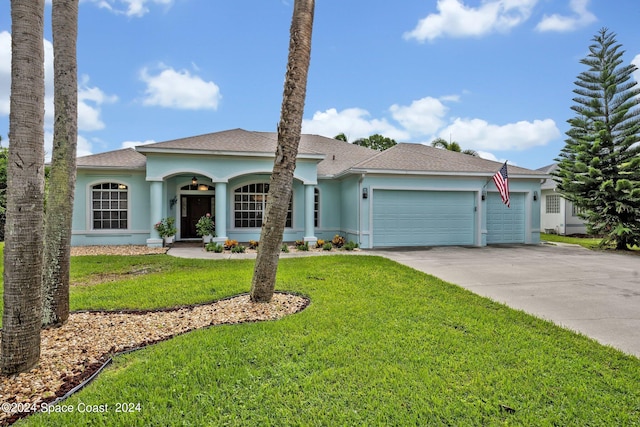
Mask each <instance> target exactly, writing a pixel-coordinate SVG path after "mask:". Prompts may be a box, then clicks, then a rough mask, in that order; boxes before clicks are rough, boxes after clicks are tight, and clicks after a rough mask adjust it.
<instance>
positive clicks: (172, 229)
mask: <svg viewBox="0 0 640 427" xmlns="http://www.w3.org/2000/svg"><path fill="white" fill-rule="evenodd" d="M153 227H154V228H155V229H156V230H157V231H158V234H159V235H160V237H162V238H165V237H169V236H173V235H175V234H176V233H177V232H178V230H177V229H176V219H175V218H173V217H168V218H163V219H162V220H161V221H160V222H158V223H156V225H154V226H153Z"/></svg>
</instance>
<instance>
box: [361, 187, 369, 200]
mask: <svg viewBox="0 0 640 427" xmlns="http://www.w3.org/2000/svg"><path fill="white" fill-rule="evenodd" d="M362 198H363V199H368V198H369V189H368V188H367V187H364V188H362Z"/></svg>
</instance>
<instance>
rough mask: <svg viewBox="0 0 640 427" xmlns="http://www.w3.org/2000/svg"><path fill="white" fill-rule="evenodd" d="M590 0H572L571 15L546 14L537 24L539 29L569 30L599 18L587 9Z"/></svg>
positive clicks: (570, 4) (570, 5)
mask: <svg viewBox="0 0 640 427" xmlns="http://www.w3.org/2000/svg"><path fill="white" fill-rule="evenodd" d="M588 5H589V0H571V2H570V3H569V7H570V8H571V10H572V11H573V15H571V16H563V15H559V14H557V13H554V14H553V15H550V16H549V15H545V16H544V17H543V18H542V20H541V21H540V22H539V23H538V25H537V26H536V30H538V31H543V32H544V31H558V32H567V31H573V30H575V29H577V28H581V27H584V26H586V25H589V24H591V23H592V22H595V21H596V20H597V18H596V16H595V15H594V14H593V13H591V12H589V11H588V10H587V6H588Z"/></svg>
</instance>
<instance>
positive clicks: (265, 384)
mask: <svg viewBox="0 0 640 427" xmlns="http://www.w3.org/2000/svg"><path fill="white" fill-rule="evenodd" d="M142 266H144V267H142ZM252 268H253V261H252V260H236V261H222V260H221V261H211V260H204V261H202V260H200V261H196V260H178V259H175V258H172V257H170V256H167V255H153V256H145V257H107V256H105V257H99V258H96V259H92V257H77V258H74V259H73V271H72V275H73V280H74V282H76V283H79V282H82V283H85V284H86V283H89V285H84V286H77V285H76V286H74V288H73V290H72V301H71V305H72V307H73V308H74V309H80V308H125V307H126V308H151V307H162V306H168V305H181V304H188V303H193V302H202V301H209V300H213V299H218V298H221V297H224V296H230V295H234V294H237V293H239V292H242V291H247V290H248V289H249V286H250V285H249V284H250V278H251V274H252ZM143 270H144V271H143ZM133 271H135V272H136V273H131V272H133ZM113 272H117V273H118V274H117V275H115V274H112V273H113ZM99 277H101V278H102V279H105V280H108V281H109V282H108V283H102V284H97V282H99V281H100V280H102V279H99ZM92 283H93V284H92ZM277 288H278V289H279V290H287V291H294V292H297V293H302V294H304V295H307V296H308V297H310V299H311V304H310V305H309V307H307V308H306V309H305V310H304V311H302V312H301V313H298V314H295V315H292V316H289V317H287V318H284V319H282V320H279V321H274V322H265V323H252V324H243V325H235V326H218V327H213V328H210V329H204V330H198V331H194V332H191V333H188V334H185V335H182V336H179V337H176V338H173V339H171V340H169V341H165V342H162V343H159V344H156V345H153V346H150V347H147V348H145V349H143V350H140V351H137V352H134V353H131V354H127V355H123V356H118V357H116V360H115V363H114V365H113V366H111V367H109V368H108V369H107V370H106V371H105V372H103V373H102V374H100V376H99V377H98V378H97V380H96V381H94V382H93V383H92V384H90V385H89V386H88V387H87V388H85V389H84V390H83V391H81V392H79V393H77V394H75V395H74V396H72V397H71V398H70V399H68V400H67V401H65V402H63V404H64V405H70V407H71V408H73V409H74V412H73V413H69V414H37V415H35V416H31V417H29V418H27V419H26V420H23V421H22V422H21V424H20V425H86V424H93V425H122V426H132V425H138V426H147V425H242V426H246V425H498V424H499V425H563V426H570V425H575V426H582V425H592V426H596V425H601V426H610V425H640V403H639V402H640V387H639V386H638V384H640V360H639V359H637V358H635V357H631V356H627V355H624V354H622V353H621V352H618V351H616V350H614V349H612V348H609V347H604V346H601V345H599V344H598V343H596V342H595V341H593V340H590V339H588V338H585V337H584V336H580V335H577V334H574V333H572V332H569V331H567V330H564V329H561V328H558V327H556V326H554V325H553V324H551V323H549V322H546V321H542V320H539V319H536V318H534V317H532V316H529V315H527V314H524V313H523V312H519V311H515V310H512V309H509V308H507V307H505V306H504V305H501V304H497V303H494V302H492V301H490V300H488V299H486V298H482V297H479V296H476V295H474V294H472V293H470V292H468V291H466V290H464V289H462V288H460V287H458V286H455V285H452V284H449V283H446V282H443V281H441V280H438V279H436V278H434V277H432V276H428V275H425V274H423V273H420V272H418V271H416V270H413V269H411V268H407V267H404V266H401V265H399V264H397V263H394V262H392V261H390V260H387V259H384V258H380V257H373V256H340V255H335V256H325V257H308V258H295V259H283V260H281V262H280V269H279V272H278V286H277ZM81 403H82V405H81ZM123 403H131V404H132V405H125V406H123V405H122V404H123ZM138 404H139V405H138ZM86 405H103V406H102V408H103V409H106V411H107V412H105V413H81V412H80V411H79V409H80V408H87V406H86ZM89 407H90V408H91V406H89ZM95 408H96V409H99V408H100V407H99V406H96V407H95ZM123 408H124V409H130V410H131V411H132V412H129V413H127V412H124V413H123V412H116V410H117V409H120V410H122V409H123Z"/></svg>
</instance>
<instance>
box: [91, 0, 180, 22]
mask: <svg viewBox="0 0 640 427" xmlns="http://www.w3.org/2000/svg"><path fill="white" fill-rule="evenodd" d="M87 1H88V2H90V3H95V4H96V5H97V6H98V7H99V8H102V9H107V10H108V11H110V12H113V13H116V14H123V15H126V16H134V17H137V18H139V17H141V16H144V15H146V14H147V13H149V11H150V9H149V5H160V6H165V8H169V7H171V5H172V4H173V0H81V3H83V2H87Z"/></svg>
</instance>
